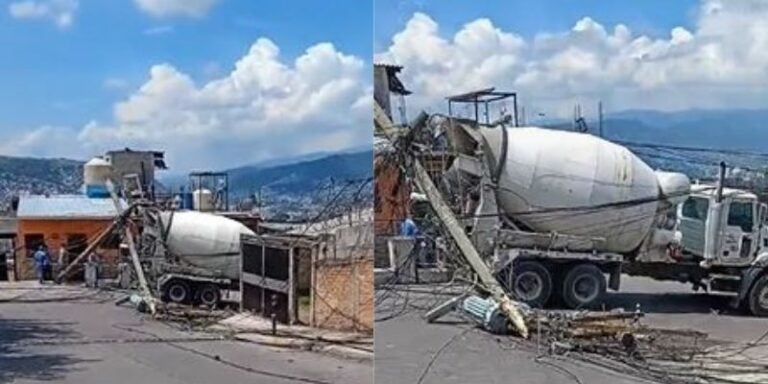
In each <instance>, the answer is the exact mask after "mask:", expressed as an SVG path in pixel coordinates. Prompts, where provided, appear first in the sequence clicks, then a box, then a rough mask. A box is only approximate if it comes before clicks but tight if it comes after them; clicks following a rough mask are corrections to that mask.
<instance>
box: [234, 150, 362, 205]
mask: <svg viewBox="0 0 768 384" xmlns="http://www.w3.org/2000/svg"><path fill="white" fill-rule="evenodd" d="M372 169H373V151H372V150H368V151H364V152H356V153H343V154H335V155H330V156H326V157H323V158H320V159H315V160H309V161H302V162H298V163H293V164H286V165H278V166H275V167H266V168H264V167H260V166H246V167H239V168H234V169H230V170H227V172H229V182H230V186H231V191H232V194H233V195H234V196H246V195H248V194H250V193H255V192H257V191H258V189H259V188H260V187H263V188H265V189H267V190H269V191H270V192H271V193H273V194H298V195H301V194H307V193H314V192H317V188H318V187H319V186H320V185H322V184H325V183H327V182H328V181H329V180H330V179H334V180H336V181H343V180H348V179H360V178H366V177H371V175H372V174H373V171H372Z"/></svg>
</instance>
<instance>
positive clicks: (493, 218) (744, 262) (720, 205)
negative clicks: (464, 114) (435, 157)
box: [413, 117, 768, 316]
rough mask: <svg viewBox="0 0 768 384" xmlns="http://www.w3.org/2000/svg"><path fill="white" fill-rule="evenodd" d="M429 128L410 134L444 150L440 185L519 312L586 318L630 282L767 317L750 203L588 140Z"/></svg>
mask: <svg viewBox="0 0 768 384" xmlns="http://www.w3.org/2000/svg"><path fill="white" fill-rule="evenodd" d="M424 121H425V122H426V120H424ZM424 127H429V128H430V129H431V131H430V134H429V135H420V134H419V133H418V131H419V130H421V129H415V131H416V132H414V134H413V137H414V138H416V139H415V140H421V141H422V142H421V143H420V148H425V147H433V148H434V147H437V146H438V145H439V144H436V143H437V142H438V141H439V142H440V143H442V145H443V147H444V149H446V150H445V153H450V154H451V156H450V157H451V161H450V166H449V167H447V168H448V169H447V170H446V171H445V172H443V173H442V174H441V176H440V177H439V178H440V180H438V185H440V186H441V188H442V189H443V194H444V195H445V196H446V198H447V199H448V200H450V201H451V203H452V206H453V207H454V208H455V209H454V213H455V214H456V215H457V216H458V217H460V218H462V220H461V222H462V224H463V225H464V228H465V231H466V232H467V233H468V234H469V235H470V238H471V239H472V241H473V243H474V246H475V248H476V249H477V250H478V252H479V253H480V254H481V255H483V256H484V257H485V258H486V260H487V264H489V265H492V267H493V272H494V273H495V274H496V276H497V278H498V279H499V280H500V282H501V283H502V284H503V285H504V286H505V287H506V289H507V290H508V291H509V292H510V293H512V294H513V295H514V296H515V297H517V298H518V299H519V300H521V301H524V302H526V303H528V304H530V305H532V306H544V305H547V304H548V303H552V302H557V303H560V304H564V305H565V306H567V307H570V308H585V307H589V306H591V305H593V304H595V303H597V302H598V301H599V300H600V298H601V296H602V295H603V294H604V293H605V291H606V289H607V288H610V289H613V290H618V289H619V287H620V282H621V277H622V273H628V274H632V275H642V276H648V277H652V278H655V279H659V280H675V281H681V282H687V283H691V284H692V285H693V287H694V288H696V289H700V288H703V289H706V290H707V291H709V292H719V293H724V294H728V295H731V296H733V299H734V300H733V303H734V304H735V305H741V306H743V307H745V308H746V309H748V310H749V311H750V312H751V313H753V314H755V315H760V316H768V274H766V269H767V268H768V235H767V232H766V226H765V224H764V221H765V214H766V207H765V205H764V204H760V203H759V202H758V200H757V198H756V196H755V195H753V194H750V193H747V192H744V191H737V190H731V189H725V188H722V186H721V185H720V186H702V185H694V186H691V182H690V180H689V179H688V177H687V176H685V175H683V174H679V173H668V172H659V171H654V170H653V169H651V168H650V167H649V166H648V165H647V164H646V163H645V162H643V161H642V160H641V159H640V158H638V157H637V156H636V155H634V154H633V153H632V152H631V151H629V150H628V149H627V148H625V147H623V146H621V145H618V144H615V143H612V142H609V141H607V140H604V139H601V138H599V137H596V136H593V135H590V134H585V133H577V132H570V131H560V130H551V129H542V128H536V127H504V126H503V125H478V124H477V123H476V122H475V121H472V120H462V119H456V118H447V117H443V118H431V119H429V124H426V125H422V128H424ZM418 138H421V139H418ZM424 138H426V140H425V139H424ZM446 143H447V148H446V147H445V144H446Z"/></svg>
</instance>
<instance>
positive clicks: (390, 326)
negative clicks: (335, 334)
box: [375, 277, 768, 384]
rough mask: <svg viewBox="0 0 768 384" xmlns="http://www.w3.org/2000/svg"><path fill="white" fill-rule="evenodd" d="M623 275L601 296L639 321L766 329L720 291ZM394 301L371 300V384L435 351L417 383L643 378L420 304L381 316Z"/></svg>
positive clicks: (415, 366) (396, 377)
mask: <svg viewBox="0 0 768 384" xmlns="http://www.w3.org/2000/svg"><path fill="white" fill-rule="evenodd" d="M623 283H624V286H623V287H622V292H621V293H613V294H610V295H609V296H608V297H607V299H606V302H605V304H606V307H611V308H614V307H624V308H627V309H634V307H635V303H640V305H641V308H642V309H643V310H644V311H646V312H647V313H648V315H647V317H646V318H645V319H644V322H645V323H647V324H650V325H655V326H660V327H667V328H697V329H700V330H702V331H705V332H708V333H709V334H710V335H711V337H713V338H717V339H723V340H734V341H750V340H754V339H756V338H758V337H760V336H761V335H762V334H764V333H765V332H766V331H768V319H760V318H750V317H746V316H743V315H741V314H738V313H733V312H730V311H728V310H727V300H725V299H724V298H713V297H709V296H706V295H703V294H697V293H693V292H692V291H691V290H690V288H688V287H687V286H686V285H683V284H677V283H661V282H655V281H652V280H650V279H645V278H631V277H627V278H626V280H624V281H623ZM422 288H423V287H422ZM419 297H420V296H419V295H418V294H411V295H410V300H411V304H414V305H418V306H423V307H429V306H430V305H431V304H434V303H435V302H438V301H439V299H434V298H432V299H430V300H427V301H428V302H427V303H424V300H421V301H420V300H419ZM400 300H402V297H400ZM399 303H402V301H399ZM385 304H386V302H385ZM377 305H379V302H377ZM397 308H402V307H401V306H395V307H388V306H387V305H382V306H380V308H377V319H379V320H381V319H384V320H385V321H379V322H377V323H376V334H375V336H376V344H375V347H376V352H375V353H376V361H375V365H376V384H397V383H415V382H418V380H419V378H420V377H421V376H422V375H423V374H424V372H425V369H426V367H427V366H428V365H429V364H430V361H432V358H433V356H434V355H435V354H436V353H437V352H438V351H441V352H440V354H439V357H438V358H437V359H436V360H434V362H433V363H432V365H431V367H430V368H429V370H428V371H427V373H426V375H424V379H423V383H441V384H446V383H484V384H495V383H499V384H502V383H503V384H508V383H552V384H560V383H563V384H565V383H569V384H570V383H579V382H582V383H590V384H602V383H604V384H630V383H647V381H643V380H640V379H637V378H634V377H629V376H625V375H622V374H619V373H616V372H612V371H609V370H606V369H602V368H597V367H596V366H594V365H591V364H587V363H581V362H576V361H573V360H571V359H566V360H561V359H558V360H553V359H551V358H546V359H537V358H536V356H537V355H539V353H537V352H538V351H536V350H535V348H534V349H533V350H532V349H531V348H530V347H516V346H515V344H514V342H512V341H511V340H510V338H509V337H495V336H492V335H489V334H487V333H485V332H482V331H479V330H475V329H473V328H472V327H471V326H469V325H467V324H466V323H465V322H463V321H462V320H460V319H458V318H455V317H450V316H449V317H446V318H444V319H443V320H442V321H441V322H440V323H439V324H426V323H425V322H424V321H423V320H422V319H421V318H420V315H421V314H422V313H423V311H420V310H415V311H407V312H405V313H402V314H400V316H397V317H394V318H392V319H387V317H388V316H387V315H389V314H392V313H398V311H397ZM393 311H394V312H393ZM765 354H766V355H768V351H766V353H765Z"/></svg>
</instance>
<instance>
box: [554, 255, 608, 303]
mask: <svg viewBox="0 0 768 384" xmlns="http://www.w3.org/2000/svg"><path fill="white" fill-rule="evenodd" d="M605 290H606V283H605V276H603V272H602V271H601V270H600V268H598V267H597V266H595V265H593V264H587V263H583V264H576V265H575V266H573V267H572V268H571V269H570V270H568V271H567V272H566V273H565V278H564V279H563V285H562V292H561V295H562V299H563V303H564V304H565V305H566V306H567V307H568V308H571V309H580V308H589V307H590V306H591V305H593V304H595V303H596V302H597V301H599V300H600V298H601V297H603V295H604V294H605Z"/></svg>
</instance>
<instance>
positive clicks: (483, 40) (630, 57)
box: [376, 0, 768, 116]
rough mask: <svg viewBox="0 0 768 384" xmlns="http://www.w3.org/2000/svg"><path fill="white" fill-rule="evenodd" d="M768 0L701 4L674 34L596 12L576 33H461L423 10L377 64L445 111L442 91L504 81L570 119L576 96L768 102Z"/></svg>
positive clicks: (680, 103) (618, 105)
mask: <svg viewBox="0 0 768 384" xmlns="http://www.w3.org/2000/svg"><path fill="white" fill-rule="evenodd" d="M765 20H768V2H767V1H763V0H728V1H725V0H702V1H701V3H700V6H699V9H698V14H697V16H696V22H695V25H694V27H693V28H691V29H690V30H689V29H686V28H684V27H675V28H673V29H671V30H670V31H669V33H668V36H666V37H652V36H646V35H641V34H636V33H633V32H632V31H631V30H630V29H629V28H628V27H627V26H625V25H622V24H618V25H615V26H612V27H606V26H604V25H602V24H600V23H599V22H598V21H596V20H593V19H591V18H589V17H585V18H583V19H581V20H578V21H577V22H576V23H575V24H574V26H573V28H572V29H570V30H568V31H561V32H558V33H541V34H538V35H536V36H535V37H533V38H530V39H524V38H522V37H521V36H520V35H518V34H515V33H514V32H513V31H504V30H501V29H500V28H498V27H496V26H494V25H493V24H492V22H491V21H489V20H487V19H478V20H474V21H470V22H468V23H467V24H465V25H464V26H463V27H462V28H461V29H460V30H459V31H458V32H456V33H455V34H454V35H453V36H450V37H446V36H444V35H443V34H441V32H440V30H439V26H438V23H437V22H436V21H435V20H433V19H432V18H431V17H429V16H428V15H426V14H422V13H416V14H414V15H413V17H412V18H411V19H410V20H409V21H408V22H407V24H406V25H405V27H404V28H403V29H402V30H401V31H400V32H398V33H397V34H395V35H394V36H393V38H392V41H391V44H390V45H389V46H388V47H387V48H386V50H385V51H384V52H380V53H378V54H377V55H376V61H380V62H390V63H396V64H400V65H403V66H404V67H405V70H404V71H403V78H404V81H405V83H406V85H407V86H409V87H410V88H411V90H413V91H414V95H413V96H411V98H410V99H409V107H410V110H411V111H414V110H415V109H416V108H432V109H438V110H442V109H443V108H444V100H443V97H445V96H447V95H450V94H454V93H461V92H466V91H470V90H474V89H479V88H483V87H488V86H497V88H500V89H512V90H516V91H518V92H519V93H520V94H521V99H522V101H523V103H524V104H526V105H528V106H529V108H530V109H531V110H541V111H546V112H547V113H548V115H553V114H555V115H560V116H569V115H570V113H571V111H572V107H573V105H574V103H575V102H577V101H578V102H582V103H589V104H590V105H591V104H592V103H595V102H596V101H597V100H599V99H602V100H604V101H606V103H607V104H608V106H609V108H614V109H626V108H655V109H666V110H669V109H684V108H693V107H698V108H719V107H723V108H728V107H746V108H755V107H766V104H765V101H766V100H768V23H766V22H765Z"/></svg>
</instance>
